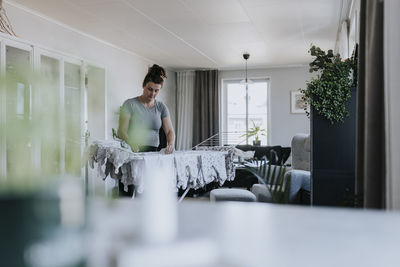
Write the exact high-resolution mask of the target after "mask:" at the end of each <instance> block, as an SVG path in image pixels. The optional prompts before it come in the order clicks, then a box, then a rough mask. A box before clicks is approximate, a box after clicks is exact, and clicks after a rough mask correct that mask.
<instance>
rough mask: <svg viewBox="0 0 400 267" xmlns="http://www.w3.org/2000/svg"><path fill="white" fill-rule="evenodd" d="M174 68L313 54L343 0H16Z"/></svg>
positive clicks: (332, 31) (261, 63)
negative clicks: (246, 57) (247, 56)
mask: <svg viewBox="0 0 400 267" xmlns="http://www.w3.org/2000/svg"><path fill="white" fill-rule="evenodd" d="M7 2H9V3H17V4H20V5H23V6H25V7H27V8H29V9H31V10H34V11H35V12H37V13H40V14H42V15H45V16H47V17H50V18H52V19H54V20H57V21H59V22H61V23H63V24H66V25H68V26H70V27H72V28H75V29H77V30H79V31H81V32H84V33H86V34H89V35H92V36H94V37H96V38H98V39H102V40H104V41H106V42H108V43H111V44H113V45H115V46H118V47H120V48H123V49H125V50H128V51H131V52H133V53H135V54H138V55H140V56H142V57H145V58H147V59H150V60H152V61H154V62H157V63H159V64H161V65H164V66H166V67H169V68H173V69H204V68H217V69H237V68H243V65H244V59H243V58H242V54H243V52H249V53H250V59H249V61H248V66H249V68H261V67H276V66H283V65H299V64H307V63H308V62H310V59H311V57H310V55H309V54H308V53H307V50H308V49H309V47H310V44H311V43H312V44H316V45H318V46H320V47H322V48H324V49H328V48H334V46H335V42H336V36H337V31H338V27H339V21H340V16H341V13H342V5H343V1H342V0H13V1H7Z"/></svg>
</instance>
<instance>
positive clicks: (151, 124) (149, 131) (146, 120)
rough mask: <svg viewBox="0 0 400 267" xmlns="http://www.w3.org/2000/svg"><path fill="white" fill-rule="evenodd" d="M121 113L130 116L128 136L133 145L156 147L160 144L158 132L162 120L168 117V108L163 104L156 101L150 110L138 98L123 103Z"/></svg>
mask: <svg viewBox="0 0 400 267" xmlns="http://www.w3.org/2000/svg"><path fill="white" fill-rule="evenodd" d="M121 112H124V113H126V114H129V115H130V116H131V118H130V120H129V126H128V136H129V138H130V139H131V140H133V142H134V143H136V144H138V145H141V146H154V147H158V145H159V143H160V140H159V138H158V132H159V130H160V128H161V126H162V119H163V118H165V117H168V116H169V111H168V108H167V106H166V105H165V104H164V103H162V102H161V101H157V100H156V104H155V105H154V106H153V107H152V108H146V107H145V106H144V105H143V104H142V103H141V102H140V100H139V97H134V98H130V99H128V100H126V101H125V102H124V104H123V105H122V107H121Z"/></svg>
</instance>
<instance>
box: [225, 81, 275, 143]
mask: <svg viewBox="0 0 400 267" xmlns="http://www.w3.org/2000/svg"><path fill="white" fill-rule="evenodd" d="M268 83H269V81H268V79H252V83H249V84H248V93H247V94H246V85H245V84H243V83H241V81H240V80H224V81H223V94H222V101H223V103H222V111H223V112H222V131H223V132H226V133H227V134H226V136H227V140H226V141H225V140H224V142H225V143H228V144H239V143H241V144H244V143H246V144H252V142H253V141H254V140H255V137H254V136H253V137H250V138H246V137H245V136H244V134H245V133H246V132H247V131H248V130H249V129H250V128H252V127H253V123H254V124H256V125H260V126H261V128H262V129H265V132H264V134H265V135H259V139H260V141H261V143H262V144H264V145H266V144H268Z"/></svg>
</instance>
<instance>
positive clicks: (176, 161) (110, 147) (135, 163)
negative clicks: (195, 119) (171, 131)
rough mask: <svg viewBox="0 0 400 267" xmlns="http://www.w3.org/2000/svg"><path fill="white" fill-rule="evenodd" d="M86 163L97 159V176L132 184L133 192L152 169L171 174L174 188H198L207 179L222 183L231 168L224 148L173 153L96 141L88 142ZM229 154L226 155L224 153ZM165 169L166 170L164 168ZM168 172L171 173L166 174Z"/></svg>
mask: <svg viewBox="0 0 400 267" xmlns="http://www.w3.org/2000/svg"><path fill="white" fill-rule="evenodd" d="M88 151H89V152H88V154H89V158H88V160H89V163H90V166H91V167H92V168H94V167H95V164H94V163H97V169H98V172H99V176H100V177H101V178H102V179H105V178H106V177H107V176H108V175H110V176H111V177H112V178H114V179H118V180H120V181H121V183H122V184H124V190H125V191H126V190H127V189H128V185H132V184H133V185H135V188H136V192H138V193H142V192H143V191H144V183H145V179H146V178H145V177H146V175H148V173H149V172H151V171H153V170H167V172H168V174H172V176H173V177H174V181H173V184H174V188H175V190H177V189H178V188H182V189H186V188H188V187H189V188H194V189H199V188H201V187H204V186H205V185H206V184H208V183H211V182H214V181H216V182H219V184H221V185H222V184H223V183H224V182H225V181H226V180H227V179H228V180H229V175H227V174H230V173H231V172H232V170H231V169H230V168H231V166H230V165H229V164H227V156H228V153H227V152H226V151H224V152H221V151H194V150H189V151H175V152H174V153H173V154H168V155H166V154H164V153H159V152H145V153H133V152H130V151H128V150H126V149H124V148H121V147H120V145H119V144H118V143H115V142H107V141H105V142H99V141H96V142H94V143H93V144H92V145H90V147H89V150H88ZM228 158H230V157H228ZM165 173H166V172H165ZM169 176H171V175H169Z"/></svg>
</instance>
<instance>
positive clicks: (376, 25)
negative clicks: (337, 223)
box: [356, 0, 385, 209]
mask: <svg viewBox="0 0 400 267" xmlns="http://www.w3.org/2000/svg"><path fill="white" fill-rule="evenodd" d="M358 85H359V90H358V96H357V98H358V106H357V113H358V114H357V116H358V123H357V167H356V168H357V169H356V176H357V178H356V193H357V194H358V195H360V196H363V202H364V207H365V208H378V209H383V208H385V113H384V72H383V2H382V1H380V0H368V1H367V0H362V1H361V8H360V56H359V84H358Z"/></svg>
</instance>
